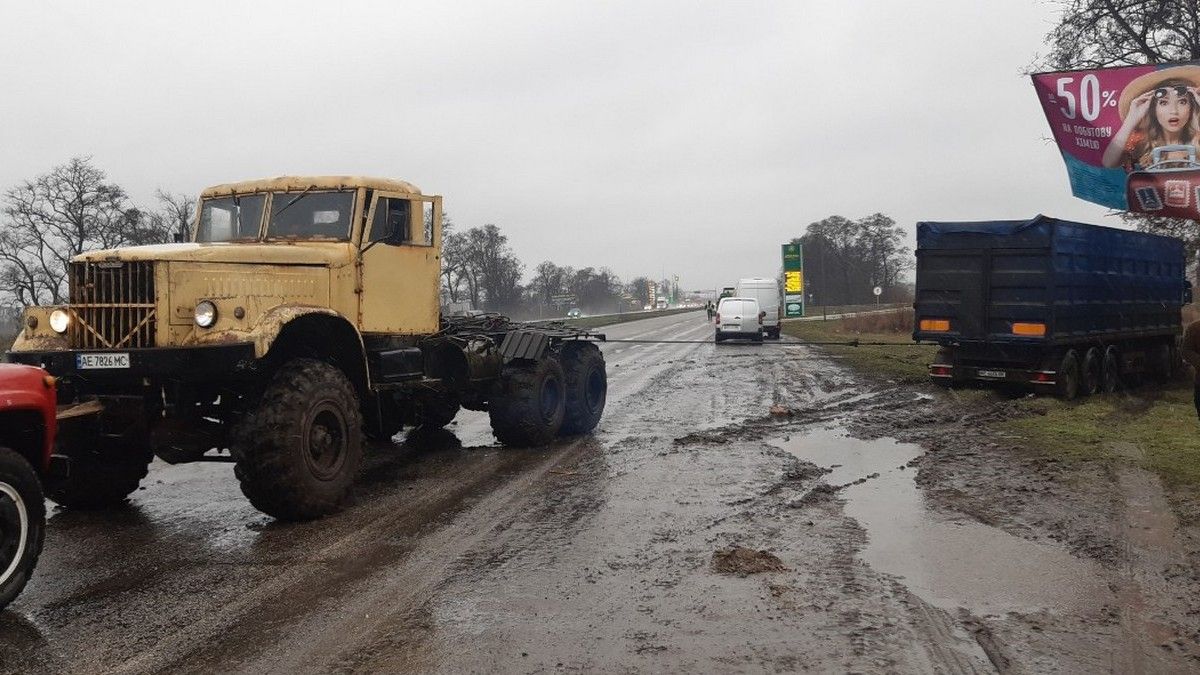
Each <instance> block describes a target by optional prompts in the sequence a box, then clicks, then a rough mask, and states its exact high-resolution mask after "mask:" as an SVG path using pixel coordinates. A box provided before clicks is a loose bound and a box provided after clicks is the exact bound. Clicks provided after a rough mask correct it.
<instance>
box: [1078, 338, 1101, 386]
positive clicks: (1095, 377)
mask: <svg viewBox="0 0 1200 675" xmlns="http://www.w3.org/2000/svg"><path fill="white" fill-rule="evenodd" d="M1103 361H1104V357H1103V356H1102V355H1101V354H1100V350H1099V349H1097V348H1095V347H1092V348H1091V349H1089V350H1087V354H1085V355H1084V357H1083V371H1082V376H1081V378H1080V381H1079V385H1080V387H1079V392H1080V393H1081V394H1083V395H1084V396H1091V395H1092V394H1095V393H1096V392H1098V391H1100V381H1101V379H1102V377H1103V374H1102V371H1103Z"/></svg>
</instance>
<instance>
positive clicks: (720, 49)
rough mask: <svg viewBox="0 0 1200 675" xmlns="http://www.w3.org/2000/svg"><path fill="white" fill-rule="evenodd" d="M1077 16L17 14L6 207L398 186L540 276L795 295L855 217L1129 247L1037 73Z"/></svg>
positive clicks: (18, 5)
mask: <svg viewBox="0 0 1200 675" xmlns="http://www.w3.org/2000/svg"><path fill="white" fill-rule="evenodd" d="M1055 9H1056V8H1055V6H1054V5H1051V4H1049V3H1048V2H1044V1H1035V0H1004V1H1002V2H995V1H993V2H981V1H973V0H944V1H932V0H930V1H922V2H892V1H884V0H880V1H876V2H866V1H862V2H854V1H850V0H840V1H831V2H810V1H802V0H793V1H791V2H696V1H694V0H692V1H686V2H684V1H680V2H657V1H651V0H637V1H628V2H626V1H608V2H570V1H562V0H556V1H552V2H510V3H502V2H428V3H416V2H414V3H403V2H377V3H374V2H329V1H327V2H295V1H293V2H254V3H249V2H213V1H206V2H142V3H134V2H104V3H85V2H74V3H64V2H29V1H27V0H23V1H19V2H17V1H12V0H0V87H2V88H3V89H2V92H0V148H2V151H3V162H2V163H0V187H4V188H7V187H9V186H11V185H13V184H15V183H16V182H17V181H19V180H21V179H23V178H28V177H32V176H35V175H37V174H39V173H43V172H45V171H47V170H49V169H50V168H51V167H53V166H54V165H56V164H59V163H62V162H64V161H66V160H67V159H68V158H70V157H72V156H74V155H91V156H92V157H93V159H94V161H95V163H96V165H98V166H99V167H101V168H102V169H104V170H105V171H107V172H108V174H109V176H110V178H111V179H112V180H114V181H115V182H117V183H120V184H121V185H123V186H125V187H126V189H128V190H129V192H130V193H131V195H132V196H133V197H134V199H135V200H136V201H138V202H139V203H142V204H150V203H151V201H152V195H153V193H154V190H155V188H159V187H161V188H163V189H166V190H169V191H172V192H188V193H193V194H194V193H196V192H198V191H199V190H200V189H201V188H203V187H204V186H207V185H211V184H216V183H223V182H228V181H231V180H239V179H245V178H256V177H263V176H274V175H280V174H309V173H313V174H342V173H349V174H355V173H359V174H367V175H380V176H390V177H395V178H402V179H405V180H408V181H411V182H413V183H415V184H416V185H418V186H420V187H421V188H422V190H424V191H425V192H427V193H433V194H440V195H443V196H444V197H445V205H446V210H447V212H448V213H449V214H450V215H451V217H452V218H453V219H454V221H455V223H456V224H457V225H458V226H459V227H462V228H465V227H471V226H476V225H482V224H484V223H495V224H496V225H498V226H500V227H501V229H502V231H503V232H504V233H506V234H507V235H508V237H509V240H510V243H511V244H512V246H513V249H514V250H515V251H516V253H517V255H518V256H520V258H521V259H522V261H524V262H525V263H526V265H527V267H528V268H532V267H533V266H534V265H536V264H537V263H538V262H540V261H542V260H552V261H554V262H555V263H558V264H560V265H572V266H576V267H581V266H587V265H592V266H596V267H599V266H608V267H611V268H612V269H613V270H614V271H615V272H616V273H617V274H619V275H621V277H622V278H625V279H629V278H632V277H634V276H638V275H642V274H645V275H650V276H655V277H659V276H662V275H672V274H677V275H678V276H679V277H680V280H681V283H682V284H683V285H684V286H685V287H686V288H715V287H720V286H722V285H728V284H731V283H732V282H733V281H734V280H736V279H737V278H738V277H741V276H758V275H763V276H767V275H773V274H775V273H776V271H777V270H778V269H779V266H780V265H779V244H780V243H782V242H784V241H786V240H788V239H790V238H791V237H794V236H799V235H801V234H803V232H804V229H805V226H806V225H807V224H808V223H810V222H812V221H814V220H819V219H821V218H823V217H826V216H829V215H832V214H839V215H843V216H847V217H850V218H858V217H861V216H865V215H868V214H870V213H874V212H882V213H886V214H888V215H890V216H892V217H893V218H895V219H896V221H897V222H899V223H900V224H902V225H904V226H905V227H906V228H907V229H908V230H909V231H910V240H911V232H912V229H913V226H914V224H915V223H916V222H917V221H919V220H977V219H996V218H1026V217H1029V216H1032V215H1034V214H1036V213H1046V214H1048V215H1055V216H1060V217H1067V218H1074V219H1080V220H1089V221H1092V222H1102V223H1106V224H1112V225H1117V224H1118V223H1116V222H1113V221H1115V219H1113V218H1104V217H1103V216H1104V213H1105V210H1104V209H1103V208H1101V207H1098V206H1093V205H1090V204H1087V203H1085V202H1082V201H1080V200H1077V199H1075V198H1073V197H1071V195H1070V191H1069V187H1068V184H1067V179H1066V174H1065V171H1064V169H1063V166H1062V160H1061V159H1060V157H1059V154H1058V151H1057V149H1056V148H1055V147H1054V146H1053V145H1051V144H1049V143H1048V142H1047V141H1045V140H1044V139H1045V137H1047V136H1048V135H1049V134H1048V129H1047V125H1046V121H1045V119H1044V118H1043V117H1042V113H1041V110H1040V108H1039V106H1038V102H1037V98H1036V96H1035V95H1034V92H1033V88H1032V86H1031V85H1030V83H1029V80H1028V78H1026V77H1024V76H1022V74H1021V73H1022V71H1023V69H1024V68H1025V67H1026V66H1028V65H1029V64H1030V63H1031V61H1032V60H1033V58H1034V56H1035V54H1036V53H1037V52H1039V51H1041V50H1043V49H1044V48H1043V46H1042V38H1043V36H1044V35H1045V33H1046V32H1047V31H1048V30H1049V28H1050V27H1051V26H1052V25H1053V22H1054V19H1055V16H1056V11H1055ZM910 244H911V241H910Z"/></svg>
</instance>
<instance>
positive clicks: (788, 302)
mask: <svg viewBox="0 0 1200 675" xmlns="http://www.w3.org/2000/svg"><path fill="white" fill-rule="evenodd" d="M782 249H783V315H784V316H788V317H798V316H804V248H803V247H802V246H801V245H800V244H799V243H796V242H793V243H790V244H784V245H783V246H782Z"/></svg>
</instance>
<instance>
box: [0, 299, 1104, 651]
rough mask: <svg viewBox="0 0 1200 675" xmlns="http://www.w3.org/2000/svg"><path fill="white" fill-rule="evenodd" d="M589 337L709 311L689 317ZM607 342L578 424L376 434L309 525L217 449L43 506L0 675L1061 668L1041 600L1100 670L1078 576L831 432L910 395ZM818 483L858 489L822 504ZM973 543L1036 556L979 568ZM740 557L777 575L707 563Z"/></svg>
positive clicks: (686, 335)
mask: <svg viewBox="0 0 1200 675" xmlns="http://www.w3.org/2000/svg"><path fill="white" fill-rule="evenodd" d="M606 332H607V333H608V335H609V336H610V337H612V338H638V339H684V340H709V339H711V333H712V327H711V325H710V324H708V323H707V322H706V321H705V318H704V315H703V313H700V312H697V313H688V314H681V315H674V316H669V317H662V318H657V319H649V320H643V321H638V322H632V323H627V324H621V325H618V326H613V327H610V328H609V329H607V331H606ZM603 350H604V354H605V358H606V360H607V362H608V372H609V398H608V406H607V409H606V412H605V416H604V419H603V420H602V421H601V423H600V426H599V428H598V430H597V432H596V433H595V434H593V435H591V436H588V437H584V438H580V439H574V440H564V441H561V442H558V443H556V444H554V445H552V446H550V447H545V448H539V449H533V450H511V449H506V448H502V447H498V446H496V444H495V441H494V439H493V437H492V435H491V432H490V430H489V427H488V422H487V416H486V414H482V413H474V412H469V411H462V412H460V413H459V416H458V418H457V419H456V420H455V422H454V423H453V424H452V425H451V426H449V427H448V429H447V430H445V431H438V432H432V433H423V434H414V435H411V436H412V437H404V436H401V437H398V438H397V439H396V441H397V442H396V443H395V444H393V445H389V446H382V445H375V446H371V447H370V448H369V450H368V461H367V462H366V466H365V468H364V471H363V473H362V476H361V477H360V480H359V484H358V489H357V503H356V504H355V505H354V506H353V507H352V508H350V509H348V510H346V511H345V512H343V513H341V514H338V515H336V516H334V517H331V518H327V519H325V520H322V521H319V522H315V523H306V524H280V523H275V522H273V521H272V520H271V519H270V518H268V517H266V516H263V515H262V514H260V513H258V512H257V511H255V510H254V509H253V508H251V507H250V505H249V504H248V503H247V502H246V501H245V500H244V499H243V497H242V495H241V493H240V492H239V490H238V488H237V484H236V481H235V479H234V477H233V470H232V465H229V464H217V463H212V464H193V465H185V466H167V465H164V464H161V463H159V462H156V463H155V464H154V465H153V466H152V468H151V472H150V476H149V477H148V478H147V479H146V481H145V482H144V483H143V489H141V490H139V491H138V492H136V493H135V495H134V496H133V498H132V499H131V503H130V505H129V506H128V507H126V508H122V509H117V510H113V511H109V512H103V513H76V512H71V511H65V510H61V509H55V510H53V511H52V512H51V518H50V522H49V529H48V535H47V544H46V550H45V553H44V554H43V557H42V563H41V565H40V566H39V568H38V570H37V572H36V575H35V578H34V580H33V581H32V582H31V584H30V585H29V587H28V588H27V590H26V592H25V593H24V595H22V596H21V597H20V598H19V599H18V601H17V602H16V603H14V604H13V605H12V606H11V607H10V609H9V610H8V611H6V612H3V613H0V671H3V672H13V673H17V672H19V673H36V672H56V673H57V672H67V673H75V672H78V673H94V672H115V673H149V672H172V673H179V672H185V673H186V672H205V673H207V672H256V673H258V672H262V673H296V672H321V673H325V672H429V671H440V672H481V671H482V672H558V671H606V672H612V671H619V672H628V671H739V672H742V671H752V672H756V671H795V670H822V671H866V672H871V671H904V672H929V671H936V672H989V671H996V670H1007V669H1009V667H1010V666H1012V665H1013V663H1014V661H1013V659H1017V658H1019V659H1024V660H1025V662H1026V664H1027V665H1029V666H1031V668H1030V669H1031V670H1041V669H1042V667H1043V666H1048V667H1064V662H1063V661H1062V660H1061V658H1060V657H1059V656H1058V655H1059V654H1061V653H1062V651H1063V647H1062V644H1061V641H1059V642H1051V643H1045V642H1044V641H1041V642H1039V640H1038V639H1035V638H1028V635H1033V634H1034V632H1033V631H1031V630H1030V629H1028V628H1027V626H1026V624H1025V623H1021V622H1016V621H1014V620H1012V619H1011V617H1012V616H1014V613H1017V612H1025V613H1029V614H1031V615H1037V616H1042V615H1044V614H1045V612H1046V611H1047V609H1048V607H1046V606H1044V605H1046V603H1053V604H1054V606H1055V607H1057V608H1062V607H1069V608H1070V614H1071V616H1072V617H1076V618H1078V617H1083V618H1080V619H1078V623H1077V624H1074V628H1073V630H1075V631H1076V633H1077V634H1081V635H1082V636H1083V637H1082V638H1079V639H1074V640H1073V644H1075V645H1076V646H1078V645H1079V644H1081V642H1080V641H1081V640H1082V641H1083V642H1082V644H1084V646H1085V647H1086V649H1081V653H1082V652H1086V653H1087V654H1088V656H1086V657H1082V660H1081V661H1069V662H1067V663H1066V664H1065V666H1066V668H1065V669H1066V670H1072V669H1073V668H1072V666H1079V667H1085V668H1090V667H1093V666H1097V667H1100V668H1103V667H1104V666H1105V664H1108V665H1109V666H1111V665H1112V664H1113V663H1115V662H1116V661H1115V656H1114V653H1113V648H1112V647H1110V646H1109V647H1106V638H1105V634H1104V633H1103V631H1098V632H1097V634H1095V635H1092V634H1091V632H1092V631H1091V628H1092V627H1094V626H1095V625H1107V624H1105V623H1104V622H1105V621H1106V619H1105V618H1104V615H1105V612H1106V611H1109V610H1108V609H1106V608H1108V607H1110V606H1111V603H1109V604H1106V602H1107V600H1106V598H1107V595H1105V594H1108V593H1109V592H1110V591H1109V590H1108V589H1107V588H1106V587H1104V585H1103V584H1100V583H1098V582H1096V581H1095V577H1096V574H1097V573H1096V571H1095V570H1094V569H1092V568H1091V567H1089V566H1088V565H1087V564H1086V563H1084V562H1082V561H1079V560H1077V559H1075V558H1072V557H1070V556H1068V555H1066V554H1064V553H1063V552H1062V551H1061V550H1059V549H1057V548H1054V547H1053V546H1047V545H1041V544H1038V545H1032V544H1027V542H1024V540H1017V538H1016V537H1011V539H1013V540H1015V541H1013V542H1009V541H1008V540H1006V539H1004V537H1006V536H1008V535H1004V534H1003V533H1001V532H999V531H998V530H993V529H991V528H985V527H984V526H982V525H978V524H968V523H963V522H962V520H961V519H959V520H957V521H956V520H954V519H953V518H951V517H949V516H947V515H946V514H940V513H934V512H932V511H929V507H928V505H927V504H925V503H924V501H923V500H922V499H921V497H920V495H919V493H918V491H917V489H916V487H915V484H914V483H913V481H912V478H911V475H912V473H913V471H911V470H908V471H907V472H906V466H907V463H908V462H910V461H911V460H912V459H913V458H914V457H915V456H917V455H919V454H920V450H919V449H918V448H916V446H905V445H904V444H897V443H894V442H891V441H887V440H886V439H885V440H883V441H878V442H862V441H851V440H850V439H847V438H846V436H845V434H844V431H843V422H844V421H845V420H848V419H853V418H854V417H855V416H858V415H861V414H863V412H864V411H868V410H885V411H887V410H890V411H893V412H894V413H896V414H901V415H902V414H904V413H903V411H905V410H908V409H910V407H911V406H913V405H916V404H918V403H919V402H920V401H922V400H923V398H922V395H921V394H916V393H913V392H911V391H905V390H902V389H898V388H887V387H883V388H879V387H874V388H872V387H865V386H864V385H862V383H861V382H859V381H858V380H856V379H855V378H854V377H852V376H850V375H848V374H846V373H845V372H844V371H842V370H841V369H840V368H838V367H837V366H836V365H835V364H833V363H832V362H830V361H828V360H826V359H823V358H820V357H818V356H816V355H815V354H814V353H813V352H812V351H810V350H808V349H806V348H803V347H800V346H798V345H795V344H792V345H778V344H771V343H767V344H765V345H762V346H758V345H750V344H723V345H721V346H719V347H718V346H715V345H713V344H711V343H710V342H707V343H702V344H670V345H665V344H664V345H651V344H621V343H610V344H607V345H605V346H604V347H603ZM772 404H783V405H786V406H787V407H788V408H790V409H792V410H793V411H798V412H799V413H800V414H798V415H795V416H794V418H788V417H785V418H779V417H772V416H771V415H769V414H768V409H769V408H770V407H771V406H772ZM401 441H403V442H401ZM819 467H820V468H819ZM830 471H832V472H833V473H829V472H830ZM881 475H882V478H880V476H881ZM857 479H861V480H859V481H858V483H854V481H855V480H857ZM833 483H836V484H837V485H842V484H845V485H847V486H852V487H850V488H849V489H847V490H845V491H844V495H845V496H844V497H842V498H840V499H833V498H830V493H829V492H827V491H823V490H822V485H824V486H825V487H829V485H830V484H833ZM856 491H857V492H856ZM956 523H957V524H958V525H964V526H965V525H970V527H955V526H954V525H955V524H956ZM905 527H907V528H909V530H902V531H901V530H898V528H905ZM947 528H948V529H947ZM972 528H975V529H972ZM897 531H901V536H896V534H895V533H896V532H897ZM888 532H891V533H892V534H893V536H891V537H890V538H889V537H888V536H886V533H888ZM906 532H907V533H908V534H904V533H906ZM922 537H924V539H922ZM997 542H999V543H997ZM983 544H986V545H987V546H991V547H992V548H991V549H986V548H985V549H984V550H985V552H986V555H985V556H984V557H992V556H1006V555H1007V556H1009V557H1010V558H1011V559H1013V560H1015V561H1017V562H1019V561H1021V560H1024V559H1027V558H1030V557H1031V556H1032V558H1033V560H1034V562H1033V563H1031V565H1032V567H1028V566H1027V567H1026V568H1020V567H1019V565H1018V572H1019V575H1020V577H1021V578H1019V579H1018V578H1016V577H1014V578H1012V579H1011V580H1007V581H1006V579H1005V578H1004V573H1003V571H1002V570H1001V571H998V572H996V571H990V570H989V571H988V572H987V573H988V574H989V575H999V577H997V578H992V579H991V581H990V582H989V583H985V584H980V583H979V580H978V579H977V578H975V577H972V576H971V574H972V570H973V569H974V567H977V566H978V565H979V564H980V558H978V557H977V558H971V555H970V554H971V552H973V551H977V550H978V549H979V548H980V546H981V545H983ZM733 546H743V547H747V548H749V549H755V550H758V549H769V550H770V551H771V552H772V553H774V554H775V555H778V556H779V559H780V560H781V561H782V565H783V567H784V568H785V569H784V570H783V571H776V572H771V573H769V574H754V575H750V576H738V575H729V574H721V573H718V572H717V571H716V570H715V569H714V568H713V566H712V560H713V553H714V552H716V551H717V550H720V549H726V548H730V547H733ZM889 546H891V548H889ZM897 547H899V548H897ZM922 547H925V548H924V550H925V551H930V550H949V551H950V553H949V554H948V555H949V558H948V559H944V560H943V559H933V560H927V559H926V556H925V555H924V552H923V550H922ZM947 547H950V548H947ZM997 547H999V548H997ZM1022 547H1024V548H1022ZM956 552H961V553H956ZM956 556H958V557H956ZM961 556H966V558H965V559H960V557H961ZM1039 556H1041V557H1039ZM931 570H932V572H931ZM1029 576H1032V577H1033V578H1034V581H1032V582H1030V581H1029V579H1028V577H1029ZM1038 580H1040V582H1039V581H1038ZM1008 581H1011V584H1010V585H1006V583H1008ZM943 582H953V583H943ZM1039 583H1040V585H1039ZM1051 591H1053V592H1052V593H1050V592H1051ZM1048 593H1049V595H1047V594H1048ZM1046 598H1050V599H1049V600H1047V599H1046ZM1051 609H1052V608H1051ZM1093 615H1094V616H1095V617H1096V619H1095V622H1096V623H1093V622H1092V621H1091V619H1090V618H1089V617H1092V616H1093ZM1072 620H1073V621H1074V620H1075V619H1074V618H1073V619H1072ZM987 621H992V622H994V626H995V630H990V629H986V625H987ZM1042 623H1043V624H1046V621H1045V620H1042ZM977 626H985V629H980V630H982V631H983V637H981V636H980V630H976V627H977ZM1001 629H1004V630H1005V631H1007V632H1005V633H1001ZM1037 630H1038V631H1040V630H1042V629H1041V628H1040V627H1039V628H1038V629H1037ZM1001 634H1003V635H1004V636H1006V640H1008V645H1009V646H1008V647H1006V648H1005V649H1006V650H1007V652H1006V654H1005V655H999V654H998V653H997V652H998V651H999V650H1000V647H998V646H997V643H998V639H999V638H996V637H995V636H996V635H1001ZM1093 658H1094V659H1095V660H1094V661H1088V659H1093Z"/></svg>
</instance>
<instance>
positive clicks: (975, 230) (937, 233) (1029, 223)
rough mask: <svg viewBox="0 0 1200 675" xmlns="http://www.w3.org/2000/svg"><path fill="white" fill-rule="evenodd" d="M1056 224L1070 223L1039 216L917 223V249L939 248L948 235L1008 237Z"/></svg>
mask: <svg viewBox="0 0 1200 675" xmlns="http://www.w3.org/2000/svg"><path fill="white" fill-rule="evenodd" d="M1054 222H1070V221H1059V220H1058V219H1057V218H1050V217H1049V216H1043V215H1041V214H1038V215H1036V216H1034V217H1032V218H1030V219H1029V220H977V221H972V222H959V223H935V222H928V221H925V222H920V223H917V248H927V247H928V248H937V247H938V242H939V241H940V240H941V238H942V236H943V235H947V234H982V235H991V236H1007V235H1012V234H1016V233H1018V232H1022V231H1025V230H1028V229H1031V228H1034V227H1037V226H1039V225H1043V224H1050V223H1054ZM1071 224H1072V225H1083V226H1085V227H1087V225H1086V224H1084V223H1071Z"/></svg>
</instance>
